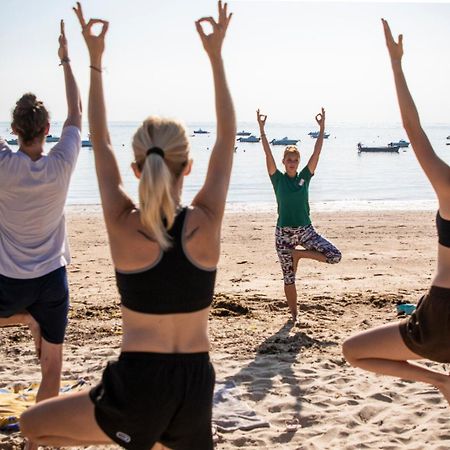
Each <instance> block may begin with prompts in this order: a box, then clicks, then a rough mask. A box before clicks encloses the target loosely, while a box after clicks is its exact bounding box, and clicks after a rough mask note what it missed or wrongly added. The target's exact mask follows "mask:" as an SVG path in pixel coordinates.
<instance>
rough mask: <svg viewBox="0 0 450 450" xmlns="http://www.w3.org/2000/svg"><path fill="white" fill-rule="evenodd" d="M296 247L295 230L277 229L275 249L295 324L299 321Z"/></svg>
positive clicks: (288, 228) (285, 293) (287, 228)
mask: <svg viewBox="0 0 450 450" xmlns="http://www.w3.org/2000/svg"><path fill="white" fill-rule="evenodd" d="M295 245H296V235H295V229H294V228H290V227H276V228H275V247H276V250H277V254H278V259H279V261H280V264H281V270H282V271H283V280H284V295H285V296H286V301H287V304H288V307H289V310H290V312H291V315H292V319H293V320H294V322H295V321H296V320H297V288H296V286H295V271H294V260H293V258H292V250H293V249H294V248H295Z"/></svg>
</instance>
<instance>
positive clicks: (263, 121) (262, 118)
mask: <svg viewBox="0 0 450 450" xmlns="http://www.w3.org/2000/svg"><path fill="white" fill-rule="evenodd" d="M256 120H257V121H258V124H259V128H260V130H264V127H265V125H266V120H267V116H266V115H264V114H261V113H260V112H259V109H257V110H256Z"/></svg>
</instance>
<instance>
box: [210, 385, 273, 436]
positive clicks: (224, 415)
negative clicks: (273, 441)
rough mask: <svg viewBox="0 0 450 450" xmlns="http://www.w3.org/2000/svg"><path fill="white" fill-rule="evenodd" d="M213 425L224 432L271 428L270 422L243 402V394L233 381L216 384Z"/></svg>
mask: <svg viewBox="0 0 450 450" xmlns="http://www.w3.org/2000/svg"><path fill="white" fill-rule="evenodd" d="M213 424H214V425H215V426H216V428H217V430H218V431H222V432H226V431H235V430H245V431H249V430H253V429H255V428H266V427H270V424H269V422H267V421H266V420H264V419H262V418H261V417H259V416H257V415H256V412H255V411H253V410H252V409H251V408H250V406H249V405H248V404H247V403H245V402H244V401H243V400H241V392H240V390H239V388H238V387H237V386H236V384H235V382H234V381H231V380H230V381H226V382H223V383H220V382H218V383H216V388H215V391H214V398H213Z"/></svg>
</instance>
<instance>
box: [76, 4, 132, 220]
mask: <svg viewBox="0 0 450 450" xmlns="http://www.w3.org/2000/svg"><path fill="white" fill-rule="evenodd" d="M74 11H75V13H76V15H77V17H78V20H79V21H80V25H81V28H82V34H83V37H84V40H85V41H86V45H87V47H88V50H89V56H90V64H91V65H90V69H91V85H90V89H89V107H88V117H89V129H90V133H91V141H92V146H93V149H94V155H95V169H96V172H97V178H98V185H99V189H100V196H101V200H102V207H103V213H104V216H105V222H106V226H107V227H108V229H109V227H110V226H111V225H115V224H116V223H117V221H118V220H119V219H120V218H121V217H123V216H124V213H126V212H129V211H131V210H132V209H133V208H134V203H133V202H132V201H131V200H130V198H129V197H128V196H127V195H126V194H125V192H124V191H123V189H122V179H121V176H120V172H119V166H118V164H117V161H116V158H115V156H114V151H113V148H112V145H111V139H110V137H109V131H108V125H107V120H106V108H105V99H104V95H103V80H102V59H103V52H104V50H105V35H106V32H107V31H108V25H109V24H108V22H106V21H105V20H100V19H90V20H89V22H88V23H86V21H85V20H84V17H83V11H82V9H81V5H80V3H77V7H76V8H74ZM95 24H101V25H102V29H101V32H100V34H99V35H98V36H97V35H94V34H93V33H92V27H93V26H94V25H95Z"/></svg>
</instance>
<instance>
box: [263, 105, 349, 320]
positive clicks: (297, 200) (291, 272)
mask: <svg viewBox="0 0 450 450" xmlns="http://www.w3.org/2000/svg"><path fill="white" fill-rule="evenodd" d="M256 119H257V121H258V124H259V130H260V133H261V142H262V146H263V150H264V154H265V156H266V166H267V173H268V174H269V177H270V181H271V182H272V186H273V190H274V192H275V196H276V199H277V205H278V220H277V226H276V228H275V247H276V250H277V254H278V259H279V261H280V265H281V270H282V272H283V280H284V294H285V296H286V301H287V304H288V307H289V310H290V312H291V315H292V320H293V321H294V322H296V321H297V288H296V286H295V275H296V273H297V266H298V262H299V260H300V259H301V258H305V259H314V260H316V261H320V262H326V263H328V264H336V263H338V262H339V261H340V260H341V257H342V255H341V252H340V251H339V250H338V249H337V248H336V247H335V246H334V245H333V244H332V243H331V242H330V241H328V240H327V239H325V238H324V237H323V236H321V235H320V234H319V233H317V231H316V230H315V229H314V227H313V225H312V223H311V217H310V212H309V183H310V181H311V178H312V177H313V175H314V173H315V171H316V168H317V164H318V163H319V157H320V152H321V151H322V145H323V136H324V133H325V110H324V109H323V108H322V111H321V112H320V113H319V114H317V115H316V122H317V124H318V125H319V136H318V138H317V141H316V144H315V146H314V151H313V154H312V155H311V157H310V158H309V161H308V163H307V164H306V166H305V167H303V169H302V170H301V171H300V172H297V170H298V168H299V166H300V151H299V150H298V148H297V147H296V146H295V145H289V146H287V147H286V149H285V150H284V153H283V160H282V164H283V165H284V169H285V173H281V172H280V171H279V170H278V168H277V165H276V162H275V159H274V157H273V155H272V151H271V149H270V145H269V141H268V139H267V136H266V133H265V125H266V120H267V116H266V115H264V114H261V113H260V111H259V109H258V110H257V111H256ZM298 246H301V247H303V249H302V250H300V249H297V248H296V247H298Z"/></svg>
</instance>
